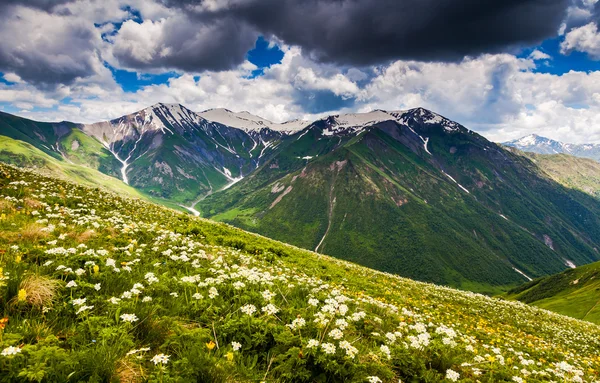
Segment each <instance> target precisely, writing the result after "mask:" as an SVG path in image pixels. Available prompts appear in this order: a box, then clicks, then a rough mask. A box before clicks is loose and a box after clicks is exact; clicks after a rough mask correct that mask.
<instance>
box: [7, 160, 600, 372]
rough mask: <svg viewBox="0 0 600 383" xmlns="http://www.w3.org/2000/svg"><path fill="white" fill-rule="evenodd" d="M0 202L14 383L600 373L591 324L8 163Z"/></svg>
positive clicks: (597, 338) (599, 345) (598, 343)
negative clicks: (50, 287)
mask: <svg viewBox="0 0 600 383" xmlns="http://www.w3.org/2000/svg"><path fill="white" fill-rule="evenodd" d="M0 201H3V203H2V204H1V205H0V206H1V209H2V210H1V211H0V233H2V234H3V235H2V236H0V267H1V268H2V271H1V272H0V276H1V278H2V280H1V281H0V283H1V284H2V286H0V311H1V313H0V314H1V315H2V316H3V317H4V318H6V319H3V320H2V322H0V323H1V329H0V334H1V337H0V350H1V351H0V380H1V381H6V382H18V381H19V382H20V381H47V382H70V381H72V382H79V381H95V382H116V381H127V380H129V379H133V380H134V381H148V382H198V381H211V382H232V381H235V382H256V381H264V382H367V381H382V382H386V383H387V382H398V381H399V380H401V381H405V382H419V381H425V382H448V381H449V380H448V379H447V377H453V376H455V374H458V375H457V378H456V379H457V380H458V381H462V382H476V381H480V382H501V381H521V380H523V381H527V382H543V381H548V382H550V381H573V382H575V381H586V382H588V381H589V382H592V381H596V380H597V379H598V374H599V372H600V358H598V354H599V352H600V328H598V327H597V326H596V325H593V324H591V323H588V322H583V321H579V320H576V319H572V318H567V317H564V316H561V315H558V314H554V313H551V312H549V311H546V310H541V309H538V308H534V307H530V306H527V305H525V304H522V303H519V302H509V301H504V300H499V299H494V298H489V297H486V296H483V295H480V294H474V293H468V292H463V291H459V290H454V289H450V288H445V287H439V286H436V285H432V284H428V283H421V282H415V281H413V280H410V279H405V278H401V277H398V276H395V275H391V274H387V273H382V272H378V271H374V270H371V269H368V268H365V267H361V266H358V265H356V264H353V263H350V262H345V261H341V260H337V259H334V258H330V257H327V256H324V255H320V254H316V253H313V252H310V251H306V250H302V249H299V248H296V247H293V246H290V245H287V244H284V243H281V242H278V241H275V240H271V239H267V238H265V237H262V236H259V235H256V234H251V233H248V232H245V231H243V230H240V229H237V228H235V227H232V226H229V225H226V224H222V223H215V222H211V221H208V220H205V219H201V218H193V217H190V216H189V215H187V214H182V213H179V212H176V211H174V210H171V209H167V208H164V207H160V206H157V205H154V204H151V203H148V202H145V201H143V200H140V199H131V198H124V197H122V196H118V195H116V194H114V193H111V192H109V191H107V190H104V189H99V188H90V187H86V186H83V185H81V184H76V183H72V182H69V181H66V180H64V179H60V178H56V177H48V176H45V175H40V174H39V173H36V172H32V171H23V170H20V169H17V168H14V167H11V166H7V165H3V164H0ZM26 201H28V202H27V203H26ZM34 223H35V224H37V225H41V226H43V227H42V229H43V230H44V231H45V232H46V233H47V234H48V235H47V237H44V238H37V239H24V238H22V237H20V236H19V235H18V234H19V233H21V231H22V230H23V228H25V227H27V226H28V225H32V224H34ZM31 275H36V278H43V282H36V284H35V285H37V286H40V285H44V284H46V281H53V282H52V283H54V284H56V286H57V288H56V290H54V292H53V293H52V294H46V296H50V295H53V296H54V297H55V299H54V300H53V301H54V302H56V303H55V304H53V305H52V306H51V307H49V305H48V304H46V303H44V304H42V307H41V308H40V307H39V305H29V304H27V303H26V302H25V301H20V303H19V304H17V305H14V304H12V303H9V302H13V300H14V299H15V297H16V299H17V302H19V299H18V297H19V291H20V290H21V289H23V286H27V285H28V283H30V282H27V281H28V278H31V277H30V276H31ZM40 281H42V279H40ZM36 289H39V287H38V288H36V287H30V290H32V291H34V290H36ZM40 291H41V290H40ZM45 302H48V301H47V300H46V301H45Z"/></svg>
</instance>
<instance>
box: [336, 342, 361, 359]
mask: <svg viewBox="0 0 600 383" xmlns="http://www.w3.org/2000/svg"><path fill="white" fill-rule="evenodd" d="M339 346H340V348H341V349H342V350H344V351H346V356H348V357H350V358H354V356H356V354H357V353H358V349H357V348H356V347H354V346H352V345H351V344H350V342H348V341H347V340H343V341H341V342H340V344H339Z"/></svg>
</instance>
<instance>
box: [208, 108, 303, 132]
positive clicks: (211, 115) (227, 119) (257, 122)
mask: <svg viewBox="0 0 600 383" xmlns="http://www.w3.org/2000/svg"><path fill="white" fill-rule="evenodd" d="M199 115H200V116H202V117H203V118H205V119H206V120H208V121H212V122H217V123H219V124H223V125H227V126H231V127H233V128H237V129H241V130H244V131H246V132H251V131H260V130H262V129H265V128H266V129H271V130H274V131H277V132H285V133H293V132H296V131H299V130H301V129H302V128H304V127H305V126H307V125H308V124H309V123H308V121H303V120H292V121H288V122H284V123H277V122H272V121H269V120H267V119H264V118H262V117H259V116H256V115H254V114H252V113H250V112H246V111H244V112H232V111H231V110H229V109H225V108H215V109H208V110H205V111H204V112H201V113H199Z"/></svg>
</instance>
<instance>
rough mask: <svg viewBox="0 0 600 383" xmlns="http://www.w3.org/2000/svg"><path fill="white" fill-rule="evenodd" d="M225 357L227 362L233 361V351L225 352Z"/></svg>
mask: <svg viewBox="0 0 600 383" xmlns="http://www.w3.org/2000/svg"><path fill="white" fill-rule="evenodd" d="M225 358H227V360H228V361H229V362H232V361H233V352H228V353H227V354H225Z"/></svg>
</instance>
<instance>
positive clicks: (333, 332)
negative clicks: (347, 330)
mask: <svg viewBox="0 0 600 383" xmlns="http://www.w3.org/2000/svg"><path fill="white" fill-rule="evenodd" d="M329 336H330V337H331V338H333V339H336V340H338V339H342V337H343V336H344V333H343V332H342V331H340V329H339V328H334V329H333V330H331V331H329Z"/></svg>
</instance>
